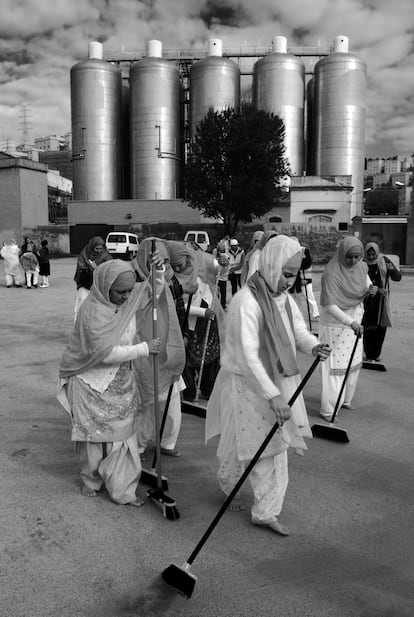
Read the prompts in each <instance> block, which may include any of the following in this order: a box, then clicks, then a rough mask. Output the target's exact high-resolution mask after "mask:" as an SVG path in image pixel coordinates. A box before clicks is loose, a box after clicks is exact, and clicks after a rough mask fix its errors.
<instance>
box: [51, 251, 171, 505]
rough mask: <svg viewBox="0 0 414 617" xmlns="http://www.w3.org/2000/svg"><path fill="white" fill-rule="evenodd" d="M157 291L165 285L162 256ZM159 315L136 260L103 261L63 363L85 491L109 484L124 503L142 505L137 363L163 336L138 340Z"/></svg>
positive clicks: (63, 396)
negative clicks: (154, 313) (143, 325)
mask: <svg viewBox="0 0 414 617" xmlns="http://www.w3.org/2000/svg"><path fill="white" fill-rule="evenodd" d="M153 263H154V264H155V265H156V268H157V269H158V273H157V294H158V293H159V292H160V291H161V290H162V288H163V285H164V280H163V273H164V266H163V262H162V260H160V259H159V257H158V255H154V258H153ZM149 314H151V285H150V282H149V281H146V282H144V283H136V279H135V273H134V271H133V269H132V267H131V265H130V264H129V263H127V262H124V261H121V260H119V259H114V260H110V261H107V262H105V263H102V264H100V265H99V266H98V267H97V268H96V269H95V270H94V273H93V284H92V287H91V291H90V294H89V295H88V296H87V298H86V299H85V301H84V302H83V303H82V305H81V306H80V308H79V312H78V317H77V319H76V322H75V325H74V329H73V332H72V334H71V337H70V339H69V343H68V346H67V348H66V350H65V352H64V353H63V356H62V360H61V364H60V370H59V375H60V382H59V390H58V400H59V402H60V403H61V404H62V405H63V407H64V408H65V410H66V411H67V412H68V413H69V414H70V416H71V420H72V441H75V442H76V445H77V453H78V457H79V466H80V477H81V481H82V487H81V490H82V494H83V495H85V496H87V497H93V496H94V495H96V494H97V492H98V491H99V490H100V488H101V487H102V486H105V488H106V489H107V491H108V494H109V496H110V498H111V499H112V500H113V501H114V502H116V503H119V504H129V505H133V506H140V505H142V503H143V502H142V500H140V499H138V498H137V496H136V490H137V487H138V482H139V478H140V474H141V461H140V456H139V452H138V444H137V436H136V433H137V430H138V412H139V409H140V399H139V393H138V389H137V377H136V371H134V370H133V366H132V365H133V363H134V362H136V361H137V359H138V358H142V357H148V356H149V354H154V353H159V351H160V341H159V339H151V340H150V338H151V337H149V339H148V342H146V341H144V340H142V339H141V340H137V330H138V328H139V324H140V323H141V322H142V321H143V320H144V319H145V318H146V317H147V316H148V315H149Z"/></svg>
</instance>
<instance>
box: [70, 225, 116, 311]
mask: <svg viewBox="0 0 414 617" xmlns="http://www.w3.org/2000/svg"><path fill="white" fill-rule="evenodd" d="M110 259H112V255H110V254H109V253H108V251H107V250H106V247H105V242H104V240H103V239H102V238H101V237H100V236H94V237H93V238H91V239H90V240H89V242H88V244H87V245H86V246H85V247H84V248H83V249H82V250H81V252H80V253H79V256H78V260H77V262H76V271H75V276H74V277H73V280H74V281H75V283H76V290H77V291H76V300H75V307H74V309H73V310H74V314H75V319H76V315H77V313H78V310H79V307H80V305H81V304H82V302H83V301H84V300H85V298H86V297H87V296H88V294H89V290H90V288H91V287H92V283H93V272H94V270H95V268H97V267H98V266H99V264H101V263H104V262H105V261H109V260H110Z"/></svg>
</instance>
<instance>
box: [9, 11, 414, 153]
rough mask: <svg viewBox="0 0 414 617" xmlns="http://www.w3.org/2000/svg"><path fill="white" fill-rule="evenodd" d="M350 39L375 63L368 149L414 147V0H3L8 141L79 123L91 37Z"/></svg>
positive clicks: (129, 40)
mask: <svg viewBox="0 0 414 617" xmlns="http://www.w3.org/2000/svg"><path fill="white" fill-rule="evenodd" d="M340 34H342V35H346V36H348V37H349V48H350V51H351V52H353V53H356V54H358V55H360V56H362V57H363V59H364V60H365V61H366V63H367V66H368V117H367V136H366V144H367V149H366V154H367V156H371V157H374V156H392V155H394V154H412V153H413V152H414V2H413V0H393V1H390V0H254V1H252V0H143V1H141V2H140V1H138V0H74V1H72V2H69V1H68V0H1V3H0V55H1V63H0V142H4V140H9V139H13V140H15V141H16V142H17V143H20V142H21V141H22V130H23V119H24V112H23V110H24V109H26V120H27V122H28V123H29V125H28V126H29V137H30V141H33V140H34V138H36V137H41V136H44V135H49V134H54V133H58V134H63V133H67V132H69V131H70V129H71V126H70V124H71V120H70V85H69V79H70V68H71V67H72V66H73V65H74V64H75V63H76V62H78V61H79V60H82V59H85V58H86V57H87V50H88V42H89V41H100V42H101V43H103V48H104V52H120V51H123V50H125V51H135V50H144V49H145V48H146V44H147V41H148V40H150V39H159V40H160V41H162V43H163V47H164V49H168V50H180V49H197V50H199V49H201V50H204V49H206V47H207V40H208V39H209V38H214V37H216V38H220V39H222V41H223V47H224V48H226V47H234V46H249V47H250V46H255V45H260V46H270V45H271V42H272V38H273V37H274V36H276V35H283V36H286V37H287V39H288V47H296V46H304V47H311V46H312V47H313V46H319V45H323V46H329V45H331V44H332V42H333V39H334V37H335V36H337V35H340Z"/></svg>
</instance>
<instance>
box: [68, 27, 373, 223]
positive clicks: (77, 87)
mask: <svg viewBox="0 0 414 617" xmlns="http://www.w3.org/2000/svg"><path fill="white" fill-rule="evenodd" d="M294 51H295V50H293V52H292V50H288V48H287V41H286V38H285V37H281V36H277V37H274V39H273V41H272V47H271V49H265V50H262V51H258V50H257V49H256V50H254V51H253V52H251V54H243V51H242V50H240V51H239V53H236V54H234V55H233V56H232V57H230V54H229V53H228V52H226V51H225V50H223V47H222V42H221V41H220V40H219V39H211V40H210V41H208V48H207V52H206V55H205V57H203V58H202V57H193V58H191V57H187V58H186V62H184V61H183V56H184V54H183V53H177V54H176V55H175V57H174V56H173V57H172V56H171V53H168V54H165V53H163V50H162V44H161V42H160V41H150V42H149V44H148V48H147V50H146V54H145V55H144V54H143V56H142V57H137V55H135V56H131V55H130V54H129V55H128V54H118V55H117V54H108V55H106V56H105V59H104V54H103V49H102V45H101V44H100V43H96V42H92V43H90V44H89V54H88V55H89V57H88V58H87V59H86V60H83V61H81V62H79V63H77V64H76V65H75V66H73V67H72V70H71V100H72V140H73V155H72V165H73V200H74V201H73V205H72V206H69V207H70V208H71V207H72V208H73V211H72V214H71V216H70V221H71V224H72V225H76V224H77V221H76V215H75V212H80V210H81V209H82V208H87V207H88V203H87V202H94V204H95V205H94V209H96V204H97V203H99V202H106V201H110V202H114V204H113V205H114V208H115V207H116V205H115V204H116V203H119V201H120V200H121V201H123V200H125V199H126V200H132V201H134V202H136V207H133V208H129V210H132V211H133V213H135V214H133V215H132V216H133V218H132V219H130V220H129V223H130V224H131V225H132V224H141V223H146V222H149V221H143V220H142V216H141V214H143V212H144V210H145V207H144V206H145V203H146V202H148V201H151V202H152V205H153V207H152V208H151V212H152V214H153V218H154V221H155V219H156V217H157V216H161V215H162V212H163V206H164V205H165V204H164V205H163V204H162V203H161V202H165V201H169V203H172V201H174V200H177V203H178V204H180V203H181V204H182V206H183V202H182V200H183V199H184V198H185V195H184V194H183V190H182V185H183V183H182V176H183V170H184V166H185V161H186V154H187V152H188V149H189V145H190V143H191V140H193V139H194V136H195V133H196V130H197V126H198V124H199V122H200V121H201V120H202V119H203V118H204V117H205V115H206V113H207V112H208V110H209V109H211V108H212V109H214V110H215V111H222V110H223V109H225V108H228V107H232V108H236V109H237V108H238V107H239V105H240V97H241V95H240V91H241V81H242V78H245V77H246V75H247V74H249V75H250V77H251V83H252V99H253V102H254V104H255V105H256V106H257V108H258V109H263V110H266V111H269V112H272V113H274V114H277V115H279V116H280V117H281V119H282V120H283V122H284V124H285V148H286V152H285V156H286V157H287V159H288V163H289V167H290V173H291V176H292V179H293V178H302V177H304V176H309V175H311V176H316V177H320V178H324V177H326V178H328V180H327V182H328V183H330V182H331V179H332V178H335V177H339V176H349V177H350V184H349V185H347V186H346V188H345V190H344V186H343V185H341V184H338V186H337V192H336V193H332V195H334V194H335V195H338V194H340V193H341V192H342V193H343V195H342V196H341V197H340V203H342V204H345V205H346V207H345V208H344V207H343V208H339V206H338V204H336V206H333V205H332V203H326V209H327V210H331V211H332V210H335V211H336V214H335V216H331V215H332V212H331V213H327V215H326V216H327V220H328V219H329V220H330V221H331V222H332V223H333V224H335V225H338V224H339V222H341V223H350V221H351V219H352V217H353V216H355V215H356V214H359V213H361V212H362V197H363V179H364V140H365V106H366V65H365V63H364V62H363V60H362V59H361V58H359V57H358V56H356V55H355V54H351V53H349V51H348V39H347V37H345V36H339V37H336V39H335V41H334V44H333V47H332V49H327V50H321V49H319V50H318V49H315V50H313V52H311V53H312V54H313V56H312V59H313V60H315V59H316V60H318V58H319V60H318V61H317V62H316V63H315V62H314V64H313V66H310V67H309V62H307V65H306V64H305V62H304V61H303V60H309V57H308V58H306V56H309V55H311V54H310V53H309V50H308V51H306V49H305V50H304V53H303V58H302V57H301V54H300V53H294ZM244 55H246V56H249V55H250V56H251V58H250V61H251V66H250V69H249V70H248V71H245V70H244V71H243V70H241V62H240V59H241V57H242V56H243V57H244ZM306 79H308V84H306ZM103 101H105V105H103V104H102V102H103ZM316 184H317V182H316ZM319 184H321V185H322V186H325V185H324V182H323V181H321V183H319ZM306 185H307V190H308V191H312V190H315V188H314V187H315V186H316V185H315V183H312V182H307V183H306ZM294 186H296V185H295V183H294ZM300 190H301V193H302V195H303V194H304V190H305V189H304V186H303V185H301V189H300ZM329 194H330V193H329V192H326V191H325V190H324V189H323V191H322V195H323V196H324V197H325V198H326V197H327V196H328V197H329ZM305 201H306V204H305V205H306V207H305V208H304V210H303V211H301V212H299V211H298V208H299V209H300V206H298V204H296V206H295V208H294V209H293V211H291V213H290V215H289V216H290V218H291V217H292V216H295V217H299V218H300V220H301V221H302V220H305V221H309V220H311V219H312V217H313V220H315V217H321V216H322V215H321V213H320V210H321V209H323V208H324V202H322V203H318V204H316V205H315V208H314V210H315V212H313V211H312V208H311V207H308V206H309V203H310V202H312V199H311V198H310V199H306V200H305ZM314 201H315V200H314ZM334 201H336V200H335V199H334ZM158 202H160V203H159V206H160V207H159V208H158ZM140 203H141V205H142V206H143V208H144V210H142V209H140V207H139V205H140ZM298 203H300V200H299V202H298ZM79 204H81V208H80V206H79ZM338 208H339V210H341V214H337V212H338ZM145 211H146V210H145ZM345 211H346V214H345ZM344 216H346V220H339V219H341V218H342V217H344ZM115 218H116V219H118V218H119V217H117V216H116V217H115ZM115 218H114V220H115ZM291 220H293V219H292V218H291ZM79 224H81V223H80V221H79ZM114 224H115V225H116V223H114ZM72 231H73V230H72Z"/></svg>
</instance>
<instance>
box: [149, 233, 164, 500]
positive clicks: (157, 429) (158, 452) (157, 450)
mask: <svg viewBox="0 0 414 617" xmlns="http://www.w3.org/2000/svg"><path fill="white" fill-rule="evenodd" d="M155 249H156V246H155V240H152V241H151V255H153V254H154V252H155ZM151 287H152V298H151V299H152V337H153V338H157V336H158V315H157V297H156V291H157V279H156V272H155V265H154V264H151ZM152 367H153V380H154V413H155V455H156V472H157V488H159V489H162V477H161V436H160V418H159V400H158V355H157V354H153V356H152Z"/></svg>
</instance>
